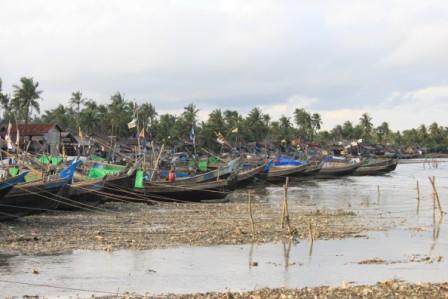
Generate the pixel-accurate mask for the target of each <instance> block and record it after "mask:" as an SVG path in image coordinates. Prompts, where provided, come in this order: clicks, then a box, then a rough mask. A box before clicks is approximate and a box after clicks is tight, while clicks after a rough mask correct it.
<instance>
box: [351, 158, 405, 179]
mask: <svg viewBox="0 0 448 299" xmlns="http://www.w3.org/2000/svg"><path fill="white" fill-rule="evenodd" d="M397 164H398V160H397V159H367V160H366V161H365V162H364V163H362V165H361V166H360V167H358V168H357V169H356V170H355V172H354V173H353V175H381V174H385V173H388V172H391V171H394V170H395V169H396V168H397Z"/></svg>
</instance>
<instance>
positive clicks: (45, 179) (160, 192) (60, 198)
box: [0, 147, 398, 220]
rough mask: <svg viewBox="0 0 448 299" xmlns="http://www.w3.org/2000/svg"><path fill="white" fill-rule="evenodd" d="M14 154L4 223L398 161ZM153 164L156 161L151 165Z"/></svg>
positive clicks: (5, 170)
mask: <svg viewBox="0 0 448 299" xmlns="http://www.w3.org/2000/svg"><path fill="white" fill-rule="evenodd" d="M14 157H15V158H11V157H9V158H8V159H6V160H4V161H3V163H2V164H1V171H2V173H1V174H2V180H1V182H0V220H7V219H14V218H17V217H22V216H24V215H29V214H34V213H41V212H46V211H56V210H73V209H84V210H96V209H98V205H99V204H100V203H102V202H104V201H109V200H119V201H130V202H132V201H137V202H148V203H152V202H155V201H164V202H167V201H174V202H184V201H210V200H221V199H224V198H225V197H226V196H227V195H228V194H229V193H230V192H232V191H234V190H235V189H237V188H239V187H242V186H244V185H247V184H251V183H254V182H256V183H258V184H263V183H266V182H279V181H280V182H281V181H284V180H285V178H286V177H289V178H291V179H295V180H302V179H314V178H316V179H321V178H336V177H341V176H347V175H379V174H385V173H388V172H391V171H393V170H395V168H396V167H397V163H398V160H397V159H395V158H378V157H369V158H366V157H337V156H331V155H327V156H325V157H320V158H312V159H311V158H310V159H302V160H300V159H296V158H294V157H292V156H286V155H278V156H276V157H271V156H270V155H267V154H264V155H261V154H247V153H226V154H218V155H211V154H207V155H204V156H202V157H198V155H194V154H188V153H176V154H172V153H169V152H164V151H163V147H162V148H161V149H160V152H159V154H158V155H152V157H156V158H155V159H153V160H151V159H149V157H146V156H145V155H137V154H136V155H135V156H134V157H133V158H132V159H126V162H123V161H120V163H117V162H115V163H110V162H107V161H106V160H104V159H101V158H98V157H97V156H89V157H80V156H78V157H71V158H67V157H48V156H46V155H40V156H34V157H33V156H31V155H30V154H27V155H22V156H21V157H19V155H16V156H14ZM148 160H149V161H148Z"/></svg>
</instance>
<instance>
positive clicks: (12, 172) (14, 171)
mask: <svg viewBox="0 0 448 299" xmlns="http://www.w3.org/2000/svg"><path fill="white" fill-rule="evenodd" d="M8 171H9V175H10V176H13V177H14V176H16V175H18V174H19V168H18V167H11V168H9V169H8Z"/></svg>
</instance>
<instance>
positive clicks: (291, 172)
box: [266, 164, 307, 181]
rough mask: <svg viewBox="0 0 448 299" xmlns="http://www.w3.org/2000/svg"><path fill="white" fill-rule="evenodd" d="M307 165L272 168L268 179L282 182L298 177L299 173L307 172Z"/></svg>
mask: <svg viewBox="0 0 448 299" xmlns="http://www.w3.org/2000/svg"><path fill="white" fill-rule="evenodd" d="M306 167H307V164H302V165H297V166H289V165H287V166H271V167H270V168H269V172H268V174H267V177H266V179H267V180H268V181H278V180H282V179H284V178H286V177H288V176H296V175H298V174H299V173H301V172H303V171H305V169H306Z"/></svg>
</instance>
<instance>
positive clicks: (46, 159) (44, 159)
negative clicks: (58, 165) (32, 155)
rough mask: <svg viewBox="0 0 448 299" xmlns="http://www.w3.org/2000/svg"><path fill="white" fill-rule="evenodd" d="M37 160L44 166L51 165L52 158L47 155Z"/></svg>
mask: <svg viewBox="0 0 448 299" xmlns="http://www.w3.org/2000/svg"><path fill="white" fill-rule="evenodd" d="M37 160H39V162H40V163H42V164H45V165H46V164H50V158H49V157H48V156H47V155H42V156H40V157H39V158H38V159H37Z"/></svg>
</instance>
